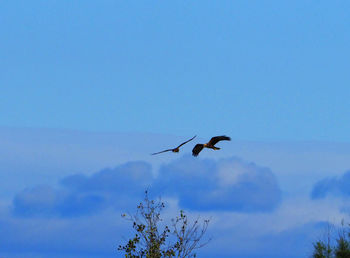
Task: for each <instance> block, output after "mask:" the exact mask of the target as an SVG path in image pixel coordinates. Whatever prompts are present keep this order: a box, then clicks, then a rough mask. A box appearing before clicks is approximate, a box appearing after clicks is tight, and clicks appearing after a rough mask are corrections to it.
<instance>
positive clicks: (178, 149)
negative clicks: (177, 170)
mask: <svg viewBox="0 0 350 258" xmlns="http://www.w3.org/2000/svg"><path fill="white" fill-rule="evenodd" d="M196 136H197V135H195V136H193V137H192V138H191V139H189V140H187V141H185V142H183V143H181V144H180V145H179V146H177V147H176V148H174V149H167V150H163V151H160V152H156V153H152V154H151V155H156V154H160V153H163V152H167V151H172V152H175V153H177V152H179V151H180V147H181V146H182V145H184V144H186V143H188V142H190V141H192V140H193V139H194V138H196Z"/></svg>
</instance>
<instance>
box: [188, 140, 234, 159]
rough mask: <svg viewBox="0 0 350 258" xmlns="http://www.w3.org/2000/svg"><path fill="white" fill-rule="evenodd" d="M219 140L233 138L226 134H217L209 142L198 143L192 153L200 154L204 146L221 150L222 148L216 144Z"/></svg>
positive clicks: (194, 154)
mask: <svg viewBox="0 0 350 258" xmlns="http://www.w3.org/2000/svg"><path fill="white" fill-rule="evenodd" d="M219 141H231V138H230V137H228V136H226V135H222V136H215V137H213V138H211V139H210V141H209V142H208V143H205V144H196V146H194V148H193V150H192V155H193V156H195V157H197V156H198V154H199V153H200V152H201V150H203V148H209V149H213V150H220V148H218V147H215V144H217V143H218V142H219Z"/></svg>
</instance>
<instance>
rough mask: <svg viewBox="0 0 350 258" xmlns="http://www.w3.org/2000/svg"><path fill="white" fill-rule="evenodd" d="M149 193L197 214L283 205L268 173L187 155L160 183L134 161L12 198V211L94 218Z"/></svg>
mask: <svg viewBox="0 0 350 258" xmlns="http://www.w3.org/2000/svg"><path fill="white" fill-rule="evenodd" d="M146 189H148V190H150V192H151V193H152V194H153V195H157V196H162V197H173V198H176V199H178V200H179V205H180V207H182V208H186V209H190V210H198V211H203V210H204V211H236V212H267V211H271V210H273V209H275V208H276V207H277V206H278V204H279V203H280V200H281V190H280V189H279V186H278V183H277V180H276V178H275V176H274V174H273V173H272V172H271V171H270V170H269V169H268V168H262V167H259V166H257V165H255V164H253V163H246V162H244V161H242V160H240V159H238V158H230V159H223V160H219V161H214V160H209V159H204V160H201V159H194V158H192V157H191V156H184V157H182V158H180V159H178V160H176V161H174V162H171V163H169V164H166V165H163V166H162V167H161V168H160V171H159V173H158V177H157V178H154V177H153V175H152V168H151V165H150V164H148V163H146V162H142V161H135V162H128V163H125V164H122V165H120V166H118V167H116V168H114V169H104V170H101V171H99V172H97V173H94V174H92V175H91V176H86V175H72V176H68V177H65V178H63V179H62V180H61V182H60V185H59V186H58V187H52V186H47V185H46V186H45V185H42V186H36V187H33V188H31V189H26V190H24V191H22V192H20V193H18V194H17V195H16V196H15V198H14V199H13V212H14V214H15V215H17V216H20V217H35V216H38V217H77V216H84V215H90V214H95V213H98V212H100V211H102V210H104V209H106V208H115V209H121V208H127V207H130V205H131V204H132V205H135V203H137V202H138V201H139V200H141V198H142V193H143V192H144V191H145V190H146Z"/></svg>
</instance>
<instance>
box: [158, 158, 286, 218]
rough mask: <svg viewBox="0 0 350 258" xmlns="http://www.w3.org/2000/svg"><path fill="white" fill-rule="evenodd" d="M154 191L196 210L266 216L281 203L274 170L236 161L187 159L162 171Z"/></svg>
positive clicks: (170, 164)
mask: <svg viewBox="0 0 350 258" xmlns="http://www.w3.org/2000/svg"><path fill="white" fill-rule="evenodd" d="M154 188H155V189H157V192H158V193H160V194H161V195H165V196H167V195H169V196H174V197H176V198H178V199H179V202H180V206H181V207H184V208H187V209H192V210H202V211H203V210H204V211H212V210H220V211H236V212H266V211H271V210H273V209H275V208H276V207H277V206H278V204H279V203H280V201H281V190H280V188H279V186H278V183H277V180H276V177H275V176H274V174H273V173H272V172H271V170H269V169H268V168H263V167H259V166H257V165H255V164H254V163H246V162H244V161H242V160H240V159H238V158H235V157H233V158H229V159H222V160H219V161H213V160H209V159H204V160H196V159H193V158H192V157H190V156H184V157H182V158H180V159H178V160H176V161H174V162H171V163H169V164H167V165H164V166H162V167H161V168H160V171H159V175H158V177H157V178H156V180H155V183H154Z"/></svg>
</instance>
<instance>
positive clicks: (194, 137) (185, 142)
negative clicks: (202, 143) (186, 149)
mask: <svg viewBox="0 0 350 258" xmlns="http://www.w3.org/2000/svg"><path fill="white" fill-rule="evenodd" d="M196 136H197V135H195V136H193V137H192V138H191V139H189V140H187V141H185V142H183V143H181V144H180V145H179V146H177V147H176V148H180V147H181V146H182V145H184V144H186V143H188V142H190V141H192V140H193V139H194V138H196Z"/></svg>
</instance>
